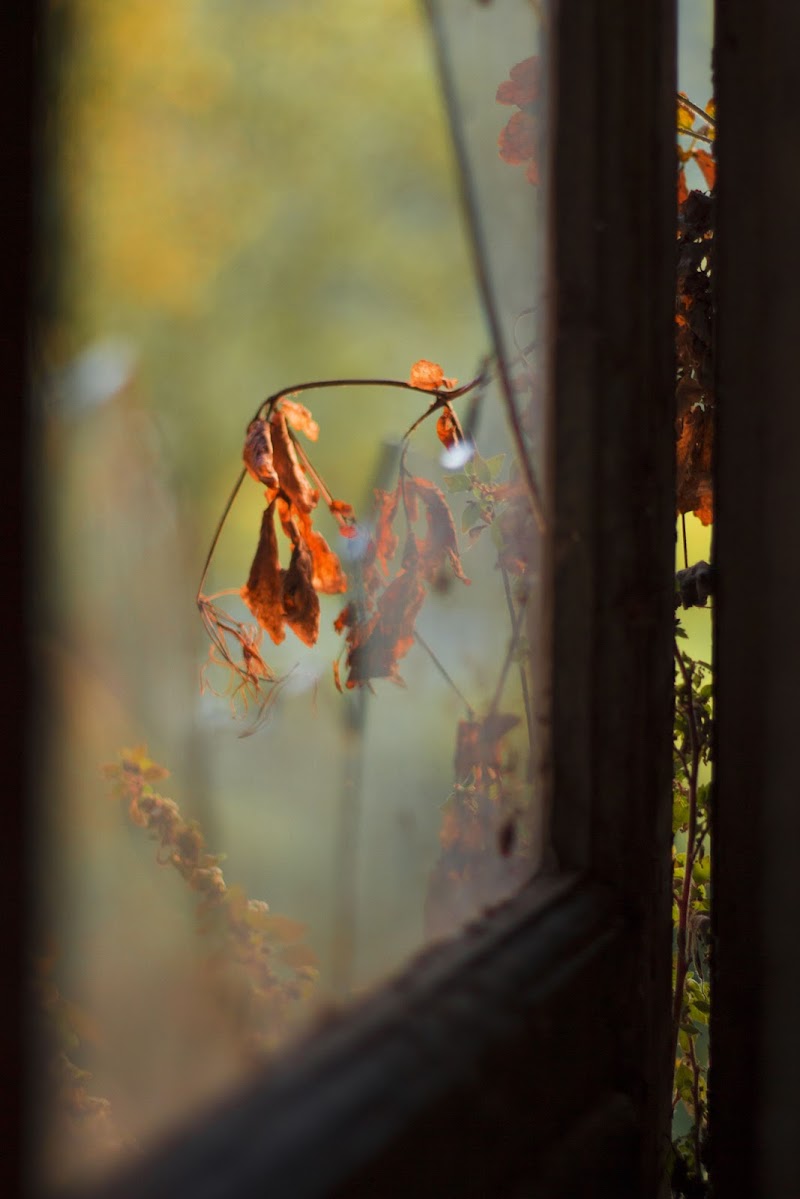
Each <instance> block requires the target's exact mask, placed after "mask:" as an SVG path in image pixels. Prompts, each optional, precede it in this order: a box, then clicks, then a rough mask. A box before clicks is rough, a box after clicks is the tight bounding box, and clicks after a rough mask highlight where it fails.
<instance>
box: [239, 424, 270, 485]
mask: <svg viewBox="0 0 800 1199" xmlns="http://www.w3.org/2000/svg"><path fill="white" fill-rule="evenodd" d="M242 458H243V460H244V464H245V466H246V467H247V472H248V474H249V475H251V476H252V477H253V478H254V479H255V481H256V482H257V483H263V484H264V486H265V487H272V488H274V487H277V486H278V476H277V474H276V472H275V466H274V464H273V461H272V434H271V433H270V427H269V422H268V421H265V420H261V418H260V417H256V419H255V420H251V421H250V424H249V425H248V426H247V434H246V436H245V439H244V449H243V451H242Z"/></svg>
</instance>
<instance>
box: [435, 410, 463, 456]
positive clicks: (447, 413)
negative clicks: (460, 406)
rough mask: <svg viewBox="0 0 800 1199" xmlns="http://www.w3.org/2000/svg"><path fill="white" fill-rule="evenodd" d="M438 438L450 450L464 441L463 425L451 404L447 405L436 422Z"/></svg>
mask: <svg viewBox="0 0 800 1199" xmlns="http://www.w3.org/2000/svg"><path fill="white" fill-rule="evenodd" d="M436 436H437V437H438V438H439V440H440V441H441V443H442V445H443V446H444V447H445V449H448V450H449V449H451V448H452V447H453V446H454V445H458V443H459V442H460V441H463V440H464V434H463V432H462V430H461V423H460V421H459V419H458V417H457V416H456V414H455V412H454V411H453V409H452V408H451V407H450V405H449V404H445V406H444V408H443V409H442V412H441V415H440V416H439V419H438V420H437V422H436Z"/></svg>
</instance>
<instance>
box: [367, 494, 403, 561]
mask: <svg viewBox="0 0 800 1199" xmlns="http://www.w3.org/2000/svg"><path fill="white" fill-rule="evenodd" d="M399 498H400V490H399V487H398V488H395V490H394V491H381V490H379V489H376V491H375V500H376V503H377V515H376V519H375V533H374V538H373V540H374V542H375V556H376V558H377V560H378V562H380V564H381V568H382V569H383V573H384V575H386V574H388V573H389V563H390V562H391V560H392V558H393V557H394V556H395V553H396V552H397V544H398V541H399V538H398V536H397V534H396V533H395V531H394V527H393V525H394V518H395V516H396V515H397V505H398V501H399Z"/></svg>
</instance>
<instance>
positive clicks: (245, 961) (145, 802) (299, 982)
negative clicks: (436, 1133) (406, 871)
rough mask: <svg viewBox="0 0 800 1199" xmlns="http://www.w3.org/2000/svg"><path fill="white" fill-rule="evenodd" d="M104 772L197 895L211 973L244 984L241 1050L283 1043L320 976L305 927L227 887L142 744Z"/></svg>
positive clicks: (161, 855) (163, 859)
mask: <svg viewBox="0 0 800 1199" xmlns="http://www.w3.org/2000/svg"><path fill="white" fill-rule="evenodd" d="M104 773H105V775H106V777H107V778H109V779H110V780H111V781H112V782H113V792H114V794H116V795H118V796H119V797H120V799H122V800H123V802H124V803H125V805H126V809H127V814H128V818H129V819H130V820H131V822H132V823H133V824H134V825H137V826H138V827H140V828H143V829H146V830H147V831H148V832H149V833H151V835H152V836H153V837H154V839H155V840H156V841H157V843H158V852H157V857H156V860H157V861H158V862H159V864H160V865H168V866H171V867H172V868H173V869H174V870H177V872H178V874H180V876H181V878H183V879H184V880H185V882H186V883H187V885H188V886H189V887H190V888H191V890H192V891H194V892H196V893H197V895H198V896H199V897H200V900H201V902H200V904H199V906H198V928H199V931H200V932H201V933H202V934H203V936H204V937H205V938H207V939H208V944H209V945H210V946H211V952H210V953H209V957H208V967H209V970H211V971H212V972H220V971H221V972H223V973H224V972H225V971H226V970H228V969H230V968H233V969H234V971H235V975H236V978H237V980H239V981H240V982H241V981H242V980H243V981H244V986H245V988H246V991H247V994H246V996H245V997H244V1003H243V1005H242V1010H244V1011H246V1012H247V1026H246V1027H245V1028H244V1029H243V1030H242V1033H243V1040H244V1042H245V1045H246V1046H247V1047H249V1049H251V1050H252V1051H253V1052H254V1053H261V1052H264V1051H265V1050H268V1049H271V1048H274V1047H276V1046H277V1045H279V1044H281V1043H282V1042H283V1041H284V1040H285V1036H286V1032H287V1029H288V1027H289V1026H290V1025H291V1024H293V1023H294V1022H295V1020H296V1018H297V1012H296V1007H297V1005H298V1003H300V1004H302V1003H303V1002H304V1001H306V1000H307V999H308V997H309V995H310V993H311V991H312V990H313V987H314V985H315V982H316V979H317V974H318V970H317V966H318V963H317V958H316V955H315V953H314V951H313V950H312V949H311V948H310V946H308V945H307V944H306V942H305V934H306V929H305V926H304V925H302V924H300V923H298V921H296V920H291V919H289V918H288V917H287V916H281V915H277V914H273V913H272V912H270V910H269V906H268V905H267V904H266V903H264V902H263V901H262V900H258V899H248V898H247V897H246V896H245V894H244V892H243V891H242V890H241V888H239V887H231V886H228V885H227V883H226V882H225V878H224V875H223V873H222V869H221V868H220V865H219V862H220V858H219V857H218V856H217V855H214V854H210V853H208V851H207V849H206V845H205V839H204V837H203V833H202V830H201V829H200V827H199V825H198V824H197V823H196V822H195V821H187V820H184V818H183V816H182V815H181V811H180V809H179V807H178V805H177V804H176V803H175V801H174V800H173V799H168V798H166V797H165V796H163V795H160V794H159V793H158V792H157V791H155V790H154V788H153V783H154V782H157V781H159V780H161V779H163V778H165V777H167V774H168V771H166V770H165V769H164V768H163V767H162V766H159V765H158V764H157V763H155V762H153V761H152V760H151V759H150V758H148V756H147V750H146V747H145V746H137V747H136V748H135V749H129V750H123V751H122V753H121V755H120V761H119V762H118V763H112V764H110V765H108V766H106V767H105V768H104Z"/></svg>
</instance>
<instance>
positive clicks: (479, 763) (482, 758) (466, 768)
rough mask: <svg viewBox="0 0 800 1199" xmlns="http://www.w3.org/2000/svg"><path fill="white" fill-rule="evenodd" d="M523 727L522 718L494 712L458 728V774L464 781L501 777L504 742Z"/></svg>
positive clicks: (466, 721)
mask: <svg viewBox="0 0 800 1199" xmlns="http://www.w3.org/2000/svg"><path fill="white" fill-rule="evenodd" d="M518 724H519V716H514V715H512V714H511V713H509V712H494V713H492V714H490V715H489V716H487V717H485V719H484V720H461V721H459V724H458V732H457V740H456V754H455V772H456V778H459V779H463V778H465V777H466V776H467V775H468V774H470V773H475V772H478V773H479V774H483V773H484V772H486V771H488V772H490V773H493V774H497V772H498V771H499V770H500V765H501V758H502V740H503V738H504V737H505V736H506V734H507V733H509V732H510V731H511V729H513V728H514V727H515V726H516V725H518Z"/></svg>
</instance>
